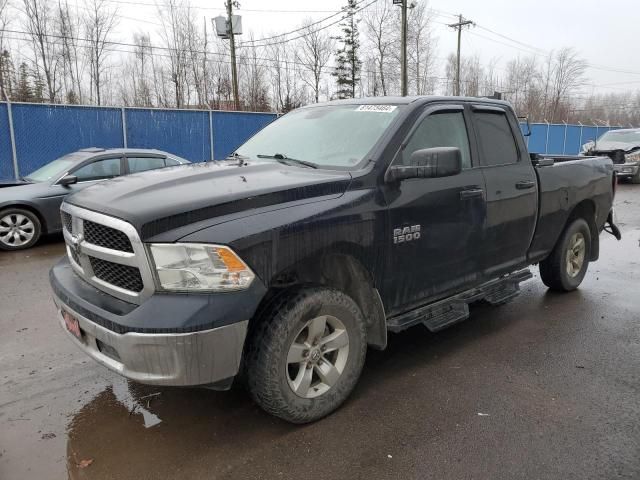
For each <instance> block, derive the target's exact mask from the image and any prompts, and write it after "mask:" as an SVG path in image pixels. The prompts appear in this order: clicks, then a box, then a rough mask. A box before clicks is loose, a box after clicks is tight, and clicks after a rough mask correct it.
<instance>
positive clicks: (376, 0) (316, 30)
mask: <svg viewBox="0 0 640 480" xmlns="http://www.w3.org/2000/svg"><path fill="white" fill-rule="evenodd" d="M364 1H365V0H360V1H359V2H357V3H356V6H357V5H360V4H362V3H363V2H364ZM377 2H378V0H372V1H371V2H369V3H367V4H366V5H365V6H364V7H360V8H357V9H355V10H353V11H352V12H349V13H347V14H346V15H345V16H344V17H342V18H339V19H338V20H336V21H334V22H331V23H329V24H327V25H324V26H322V27H320V28H317V29H315V30H310V31H308V32H306V33H304V34H302V35H298V36H297V37H292V38H288V39H284V40H280V41H277V42H271V43H264V44H262V43H261V42H263V41H265V40H270V39H272V38H279V37H283V36H286V35H290V34H291V33H295V32H299V31H302V30H307V29H308V28H309V27H311V26H313V25H317V24H319V23H322V22H324V21H326V20H328V19H329V18H332V17H335V16H336V15H338V14H339V13H344V10H343V11H340V12H339V13H337V14H335V15H330V16H329V17H326V18H324V19H323V20H318V21H317V22H314V23H310V24H308V25H305V26H302V27H300V28H297V29H296V30H292V31H290V32H286V33H283V34H280V35H274V36H272V37H266V38H261V39H258V40H254V41H245V42H242V43H241V44H240V45H241V46H242V45H245V44H247V43H250V44H251V46H255V47H268V46H271V45H281V44H283V43H288V42H292V41H293V40H297V39H299V38H303V37H306V36H308V35H311V34H313V33H317V32H320V31H321V30H325V29H327V28H329V27H331V26H333V25H335V24H337V23H340V22H341V21H343V20H344V19H346V18H349V17H351V16H353V15H355V14H356V13H358V12H361V11H362V10H364V9H365V8H368V7H370V6H371V5H373V4H374V3H377Z"/></svg>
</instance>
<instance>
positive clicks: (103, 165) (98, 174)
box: [71, 157, 120, 182]
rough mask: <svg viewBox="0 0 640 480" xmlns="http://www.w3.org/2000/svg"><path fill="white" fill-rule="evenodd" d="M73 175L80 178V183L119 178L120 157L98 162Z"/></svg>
mask: <svg viewBox="0 0 640 480" xmlns="http://www.w3.org/2000/svg"><path fill="white" fill-rule="evenodd" d="M71 173H72V174H73V175H75V176H76V177H78V181H79V182H88V181H91V180H104V179H106V178H113V177H117V176H118V175H120V157H118V158H103V159H102V160H96V161H95V162H91V163H89V164H87V165H84V166H82V167H80V168H78V169H77V170H75V171H73V172H71Z"/></svg>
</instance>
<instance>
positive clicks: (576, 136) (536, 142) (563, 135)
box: [520, 123, 625, 155]
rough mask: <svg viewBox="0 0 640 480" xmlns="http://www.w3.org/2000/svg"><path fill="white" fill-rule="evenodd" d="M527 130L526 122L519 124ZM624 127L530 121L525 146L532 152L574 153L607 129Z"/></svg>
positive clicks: (551, 153)
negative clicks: (529, 130) (529, 129)
mask: <svg viewBox="0 0 640 480" xmlns="http://www.w3.org/2000/svg"><path fill="white" fill-rule="evenodd" d="M520 127H521V128H522V131H524V132H526V131H527V128H528V127H527V126H526V124H520ZM621 128H625V127H620V126H617V127H613V126H599V125H571V124H567V123H532V124H531V136H529V137H527V138H526V141H527V148H528V149H529V151H530V152H533V153H547V154H550V155H576V154H578V153H580V147H582V145H584V144H585V143H587V142H588V141H590V140H596V139H597V138H598V137H600V135H602V134H603V133H605V132H608V131H609V130H619V129H621Z"/></svg>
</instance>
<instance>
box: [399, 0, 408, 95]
mask: <svg viewBox="0 0 640 480" xmlns="http://www.w3.org/2000/svg"><path fill="white" fill-rule="evenodd" d="M400 7H401V8H402V26H401V34H400V37H401V39H400V41H401V43H402V48H401V50H400V64H401V71H400V90H401V93H402V96H403V97H406V96H407V0H402V5H401V6H400Z"/></svg>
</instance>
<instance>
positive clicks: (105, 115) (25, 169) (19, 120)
mask: <svg viewBox="0 0 640 480" xmlns="http://www.w3.org/2000/svg"><path fill="white" fill-rule="evenodd" d="M12 112H13V129H14V134H15V139H16V151H17V155H18V159H19V161H20V174H21V175H27V174H29V173H30V172H32V171H34V170H36V169H38V168H40V167H41V166H43V165H45V164H47V163H49V162H50V161H51V160H54V159H56V158H58V157H60V156H62V155H65V154H67V153H70V152H74V151H76V150H79V149H81V148H87V147H104V148H115V147H122V118H121V116H120V110H119V109H117V108H94V107H76V106H67V105H65V106H62V105H31V104H20V103H15V104H12Z"/></svg>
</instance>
